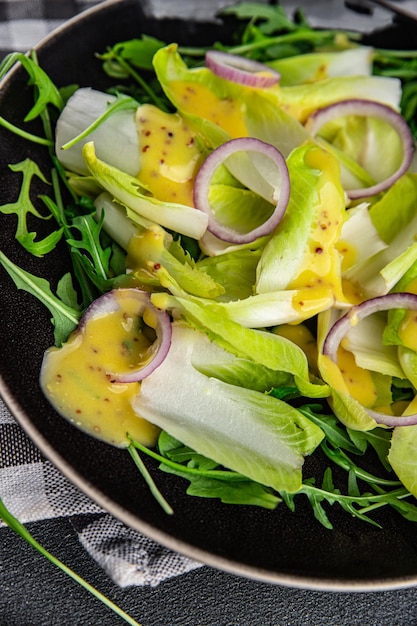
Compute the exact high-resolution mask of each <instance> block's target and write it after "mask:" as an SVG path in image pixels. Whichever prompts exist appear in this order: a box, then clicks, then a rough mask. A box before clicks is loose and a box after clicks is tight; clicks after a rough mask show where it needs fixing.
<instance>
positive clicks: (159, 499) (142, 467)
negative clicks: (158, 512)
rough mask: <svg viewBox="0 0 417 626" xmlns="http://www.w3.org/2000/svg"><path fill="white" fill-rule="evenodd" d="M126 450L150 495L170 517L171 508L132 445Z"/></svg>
mask: <svg viewBox="0 0 417 626" xmlns="http://www.w3.org/2000/svg"><path fill="white" fill-rule="evenodd" d="M127 449H128V451H129V454H130V456H131V457H132V459H133V462H134V463H135V465H136V467H137V468H138V470H139V472H140V473H141V475H142V477H143V478H144V479H145V482H146V484H147V485H148V487H149V489H150V491H151V493H152V495H153V496H154V498H155V499H156V501H157V502H158V503H159V504H160V505H161V507H162V508H163V510H164V511H165V513H168V515H172V514H173V513H174V511H173V509H172V507H171V506H170V504H169V503H168V502H167V501H166V500H165V498H164V496H163V495H162V493H161V492H160V491H159V489H158V487H157V486H156V484H155V482H154V480H153V478H152V476H151V475H150V473H149V472H148V470H147V469H146V467H145V464H144V462H143V461H142V459H141V458H140V456H139V454H138V452H137V450H136V448H135V446H134V445H133V444H130V445H129V446H128V448H127Z"/></svg>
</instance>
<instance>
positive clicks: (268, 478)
mask: <svg viewBox="0 0 417 626" xmlns="http://www.w3.org/2000/svg"><path fill="white" fill-rule="evenodd" d="M208 342H209V340H208V338H207V337H206V336H205V335H204V334H203V333H201V332H198V331H196V330H194V329H191V328H189V327H187V326H185V325H182V324H177V325H174V327H173V338H172V344H171V349H170V352H169V354H168V356H167V358H166V359H165V360H164V362H163V363H162V364H161V365H160V366H159V367H158V368H157V369H156V370H155V371H154V372H153V373H152V374H151V375H150V376H148V377H147V378H146V379H145V380H144V381H142V385H141V390H140V392H139V394H138V396H137V398H136V399H135V402H134V408H135V411H136V412H137V413H138V414H139V415H141V416H143V417H144V418H145V419H148V420H149V421H150V422H153V423H155V424H156V425H158V426H159V427H160V428H163V429H164V430H166V431H167V432H168V433H169V434H171V435H172V436H173V437H175V438H176V439H178V440H179V441H181V442H183V443H184V444H185V445H187V446H189V447H190V448H192V449H193V450H195V451H196V452H198V453H200V454H203V455H204V456H206V457H208V458H210V459H213V460H215V461H216V462H217V463H219V464H221V465H223V466H225V467H228V468H229V469H232V470H234V471H236V472H239V473H241V474H243V475H244V476H247V477H249V478H251V479H252V480H255V481H256V482H259V483H261V484H263V485H266V486H270V487H272V488H274V489H276V490H278V491H279V490H285V491H288V492H295V491H297V490H298V489H299V488H300V487H301V484H302V465H303V460H304V456H305V455H307V454H310V453H311V452H312V451H313V450H314V449H315V448H316V447H317V446H318V444H319V443H320V441H321V440H322V438H323V432H322V431H321V429H320V428H318V427H317V426H316V425H315V424H313V422H311V421H310V420H309V419H307V418H306V417H305V416H304V415H302V414H301V413H300V412H299V411H298V410H297V409H295V408H293V407H291V406H290V405H288V404H286V403H285V402H282V401H280V400H277V399H276V398H273V397H271V396H269V395H267V394H263V393H259V392H257V391H253V390H251V389H245V388H243V387H237V386H235V385H230V384H228V383H224V382H222V381H220V380H217V379H215V378H208V377H206V376H204V375H203V374H202V373H200V372H198V371H197V370H196V369H195V368H194V367H193V365H192V358H193V357H192V355H193V353H194V351H203V352H204V351H205V349H206V346H207V343H208ZM161 390H163V393H161ZM255 433H256V436H254V434H255Z"/></svg>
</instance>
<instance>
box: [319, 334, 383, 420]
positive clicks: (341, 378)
mask: <svg viewBox="0 0 417 626" xmlns="http://www.w3.org/2000/svg"><path fill="white" fill-rule="evenodd" d="M337 357H338V359H337V364H336V363H334V362H333V361H332V360H331V359H330V357H329V356H327V355H326V354H321V355H320V357H319V360H320V370H321V371H322V372H323V373H324V374H325V380H326V381H327V382H328V383H329V384H331V386H332V387H333V388H334V389H335V390H336V391H338V392H340V393H348V394H349V395H350V396H352V398H354V399H355V400H357V401H358V402H359V403H360V404H362V405H363V406H364V407H367V408H372V407H374V405H375V402H376V400H377V390H376V387H375V384H374V382H373V380H372V375H371V373H370V372H369V371H368V370H365V369H363V368H361V367H358V365H356V362H355V358H354V356H353V354H352V353H351V352H349V351H348V350H345V349H344V348H343V347H342V346H340V347H339V350H338V355H337Z"/></svg>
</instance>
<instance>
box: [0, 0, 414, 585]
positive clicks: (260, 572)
mask: <svg viewBox="0 0 417 626" xmlns="http://www.w3.org/2000/svg"><path fill="white" fill-rule="evenodd" d="M332 4H333V3H332ZM341 4H342V3H341ZM222 31H223V26H222V25H221V24H219V23H215V22H210V23H207V24H206V23H201V22H200V23H194V22H193V21H184V20H178V19H158V20H155V19H153V18H151V17H149V16H145V15H144V13H143V11H142V9H141V7H140V3H139V2H138V0H116V1H111V2H107V3H104V4H103V5H100V6H99V7H98V8H96V9H93V10H91V11H89V12H87V13H85V14H84V15H83V16H82V17H81V18H77V19H75V20H73V21H72V22H69V23H68V24H67V25H66V26H65V27H64V28H62V29H60V30H59V31H57V32H56V33H54V34H53V35H52V36H50V37H49V38H48V39H47V40H45V41H44V42H43V43H42V44H41V45H40V46H39V48H38V55H39V61H40V63H41V65H42V66H43V67H44V68H45V70H46V71H47V72H48V73H49V74H50V75H51V77H52V78H53V80H54V81H55V82H56V83H57V84H59V85H66V84H69V83H78V84H79V85H81V86H88V85H90V86H93V87H96V88H101V89H103V88H105V87H107V85H108V79H106V77H105V76H104V74H103V72H102V70H101V63H100V61H99V60H98V59H97V58H96V57H95V53H96V52H102V51H104V50H105V48H106V47H107V46H108V45H110V44H113V43H115V42H117V41H120V40H126V39H129V38H132V37H135V36H138V35H139V34H141V33H147V34H153V35H155V36H157V37H160V38H161V39H163V40H165V41H178V42H179V43H187V44H193V43H198V44H202V43H207V44H209V43H210V42H211V41H213V40H214V39H220V38H223V39H224V38H225V37H226V36H227V33H226V32H222ZM398 32H400V34H401V33H402V34H403V33H404V32H405V31H404V29H403V30H402V29H401V28H400V27H395V28H394V29H393V30H390V37H391V39H392V37H393V36H394V37H395V36H398ZM379 35H380V33H379V34H378V33H376V34H375V36H376V37H378V36H379ZM384 40H385V41H386V36H385V39H384ZM392 43H395V41H392ZM401 43H402V44H404V41H403V38H401ZM410 43H414V42H413V41H412V39H411V41H410ZM26 82H27V80H26V74H25V73H24V72H23V71H22V70H21V69H17V70H15V71H13V72H12V73H11V74H10V75H9V77H8V78H7V79H6V80H5V81H4V83H3V84H2V86H1V92H0V114H1V115H2V116H3V117H5V118H6V119H8V120H10V121H12V122H13V121H14V122H16V123H19V122H20V120H21V119H22V118H23V116H24V113H25V112H26V111H27V110H28V109H29V108H30V103H31V91H30V89H29V88H28V87H27V85H26ZM25 157H30V158H32V159H34V160H36V161H37V163H38V164H39V165H40V166H41V168H45V171H47V162H48V161H47V156H46V153H45V151H44V150H43V149H42V148H40V147H37V146H35V145H34V144H28V143H27V142H24V141H23V140H19V139H18V138H17V137H16V136H15V135H13V134H11V133H10V132H7V131H5V130H3V129H1V131H0V203H1V204H5V203H7V202H13V201H15V199H16V197H17V194H18V190H19V176H17V175H16V174H14V173H12V172H11V171H10V169H9V168H8V164H10V163H17V162H19V161H22V160H23V159H24V158H25ZM37 191H38V192H41V193H46V192H47V189H46V188H45V187H44V186H42V185H41V184H39V187H38V189H37ZM0 225H1V226H0V249H1V250H3V251H4V253H5V254H6V255H7V256H9V258H11V259H12V260H13V261H14V262H16V263H17V264H18V265H19V266H21V267H24V268H26V269H27V270H29V271H30V272H33V273H34V274H38V275H42V276H44V277H45V278H47V279H48V280H49V281H50V282H51V285H52V288H53V289H54V287H55V286H56V282H57V280H58V279H59V278H60V277H61V276H62V274H63V273H65V272H66V271H67V269H68V267H69V263H68V258H67V256H66V253H65V251H64V250H63V249H59V250H57V251H56V252H53V253H52V254H50V255H48V256H47V257H45V258H44V259H39V260H38V259H35V258H33V257H29V256H28V255H27V254H26V253H25V252H24V251H23V250H22V249H21V248H19V246H18V245H17V244H16V242H15V240H14V233H15V219H14V217H9V216H5V215H0ZM0 294H1V322H2V325H1V329H2V332H1V335H0V375H1V380H0V391H1V393H2V396H3V398H4V400H5V402H6V403H7V404H8V406H9V408H10V410H11V411H12V413H13V414H14V415H15V417H16V419H17V420H18V422H19V423H20V424H21V426H22V427H23V428H24V430H25V431H26V432H27V433H28V435H29V437H30V438H31V439H32V440H33V441H34V442H35V444H36V445H37V446H38V447H39V448H40V450H41V451H42V452H43V454H44V455H45V456H46V457H47V458H49V459H50V461H51V462H52V463H54V464H55V465H56V466H57V467H58V468H59V469H60V470H61V471H62V472H63V473H64V474H65V475H66V476H67V477H68V478H69V479H70V480H71V481H72V482H73V483H74V484H76V485H77V486H78V487H79V488H80V489H81V490H82V491H84V492H85V493H86V494H87V495H88V496H90V497H91V498H92V499H93V500H95V501H96V502H97V503H98V504H99V505H101V506H102V507H103V508H104V509H107V510H108V511H109V512H110V513H112V514H113V515H115V516H116V517H118V518H119V519H120V520H122V521H123V522H125V523H126V524H127V525H129V526H131V527H132V528H135V529H137V530H139V531H142V532H143V533H145V534H146V535H149V536H150V537H152V538H154V539H155V540H156V541H158V542H160V543H161V544H164V545H166V546H168V547H170V548H172V549H173V550H176V551H179V552H181V553H184V554H186V555H188V556H189V557H191V558H194V559H197V560H199V561H202V562H205V563H207V564H209V565H212V566H214V567H217V568H220V569H224V570H227V571H230V572H234V573H236V574H239V575H243V576H249V577H252V578H256V579H260V580H264V581H269V582H274V583H279V584H284V585H291V586H295V587H306V588H321V589H329V590H331V589H346V590H348V589H350V590H365V589H387V588H395V587H400V586H409V585H410V586H411V585H415V584H417V527H416V526H415V525H413V524H411V523H408V522H406V521H405V520H404V519H403V518H401V517H400V516H398V515H396V514H395V513H393V512H391V511H389V510H384V511H383V512H381V513H380V514H379V515H378V516H377V519H378V521H379V522H380V523H381V524H382V529H378V528H375V527H373V526H371V525H368V524H366V523H363V522H360V521H358V520H357V519H351V518H350V517H349V516H348V515H347V514H346V513H344V512H342V511H341V510H338V509H337V507H333V510H332V511H331V513H330V515H331V519H332V522H333V524H334V530H332V531H329V530H326V529H324V528H323V527H322V526H321V525H320V524H319V523H318V522H317V521H316V520H315V519H314V517H313V514H312V510H311V508H310V507H309V505H308V504H307V503H306V502H303V500H302V499H300V500H299V502H298V505H297V510H296V512H295V513H291V512H290V511H289V510H288V509H287V507H286V506H285V505H282V506H280V507H278V509H277V510H276V511H274V512H269V511H264V510H262V509H258V508H254V507H244V506H242V507H239V506H238V507H233V506H226V505H224V504H220V503H218V502H217V501H215V500H207V499H198V498H191V497H189V496H186V495H185V486H184V484H183V483H182V481H181V480H179V479H177V478H176V477H173V476H170V475H169V474H165V473H160V474H159V475H158V484H159V485H160V487H161V489H162V491H163V492H164V493H165V494H169V501H170V503H171V504H172V505H173V508H174V510H175V514H174V515H172V516H168V515H166V514H165V513H163V512H162V510H161V508H160V507H159V505H158V504H157V503H156V502H155V500H154V499H153V497H152V496H151V495H150V493H149V491H148V489H147V487H146V486H145V485H144V483H143V481H142V480H141V478H140V477H139V476H138V473H137V470H136V469H135V467H134V465H133V463H132V461H131V459H130V457H129V455H128V454H127V452H126V451H123V450H119V449H115V448H113V447H110V446H108V445H106V444H103V443H100V442H99V441H96V440H94V439H92V438H90V437H88V436H86V435H84V434H83V433H82V432H80V431H78V430H77V429H75V428H74V427H72V426H71V425H70V424H69V423H67V422H66V421H65V420H63V419H62V418H60V417H59V416H58V415H57V414H56V413H55V412H54V411H53V410H52V408H51V407H50V405H49V404H48V402H47V401H46V399H45V398H44V396H43V395H42V393H41V390H40V388H39V384H38V374H39V368H40V364H41V359H42V356H43V353H44V350H45V349H46V348H47V347H49V346H50V345H51V344H52V343H53V332H52V327H51V323H50V315H49V313H48V312H47V311H46V309H45V308H44V307H43V305H41V304H40V303H39V302H38V301H37V300H36V299H35V298H34V297H32V296H31V295H29V294H28V293H26V292H24V291H20V290H19V291H18V290H17V289H16V287H15V285H14V284H13V283H12V281H11V280H10V279H9V277H8V276H7V274H6V273H5V272H4V271H3V270H2V269H1V271H0ZM149 466H150V467H151V469H152V470H156V466H155V465H154V464H153V463H149ZM156 471H157V470H156Z"/></svg>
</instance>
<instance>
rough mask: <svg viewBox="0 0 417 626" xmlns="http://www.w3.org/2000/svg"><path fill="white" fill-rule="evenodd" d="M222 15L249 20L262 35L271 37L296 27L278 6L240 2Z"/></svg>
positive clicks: (222, 12) (223, 10)
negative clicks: (273, 34) (256, 26)
mask: <svg viewBox="0 0 417 626" xmlns="http://www.w3.org/2000/svg"><path fill="white" fill-rule="evenodd" d="M221 14H222V15H234V16H235V17H237V18H238V19H240V20H251V23H252V24H253V23H256V24H257V25H258V28H259V31H260V32H261V33H263V34H264V35H271V34H272V33H275V32H277V31H281V30H285V31H293V30H296V29H297V25H296V24H295V23H294V22H293V21H292V20H290V19H289V18H288V17H287V15H286V13H285V10H284V9H283V8H282V7H281V6H278V5H272V6H271V5H264V4H259V2H242V3H241V4H238V5H233V6H229V7H226V8H224V9H222V11H221Z"/></svg>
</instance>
